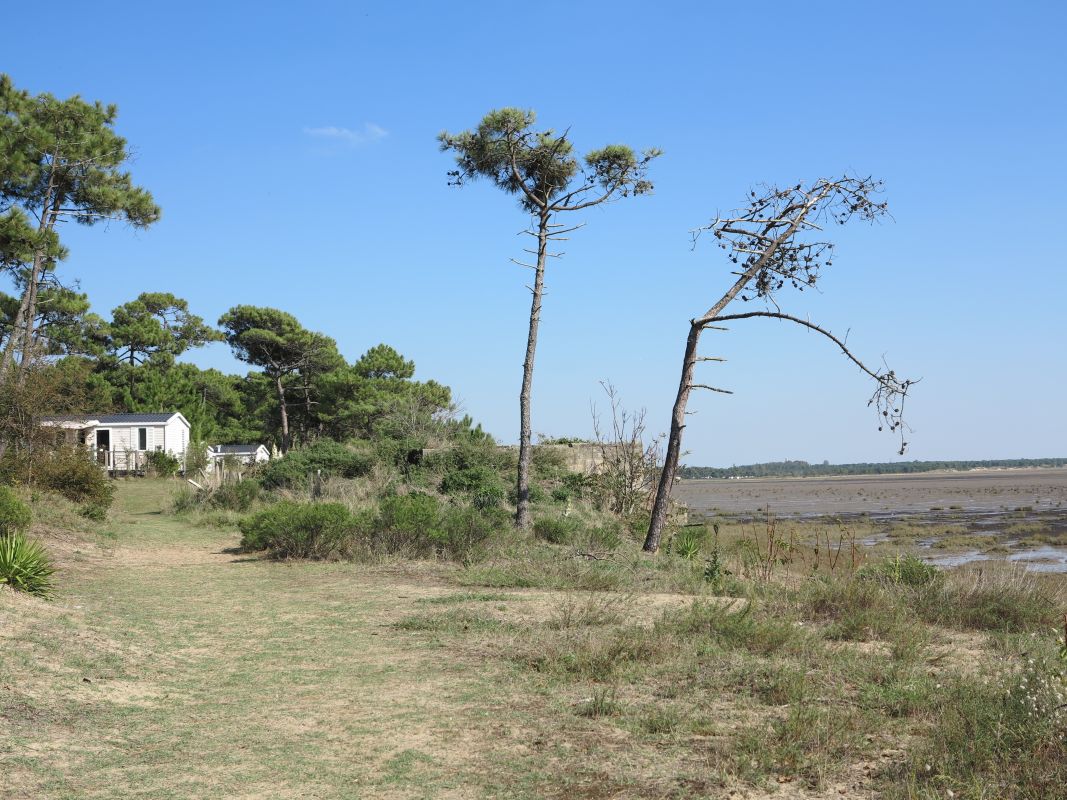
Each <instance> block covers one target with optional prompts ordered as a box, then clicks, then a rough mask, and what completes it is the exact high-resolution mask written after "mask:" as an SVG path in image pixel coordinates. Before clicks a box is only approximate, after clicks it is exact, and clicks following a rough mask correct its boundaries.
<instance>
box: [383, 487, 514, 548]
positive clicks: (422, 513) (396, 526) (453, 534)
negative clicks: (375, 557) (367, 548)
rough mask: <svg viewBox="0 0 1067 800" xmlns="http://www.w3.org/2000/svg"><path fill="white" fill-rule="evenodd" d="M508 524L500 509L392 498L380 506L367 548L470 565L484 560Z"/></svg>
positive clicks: (421, 498) (422, 496) (425, 497)
mask: <svg viewBox="0 0 1067 800" xmlns="http://www.w3.org/2000/svg"><path fill="white" fill-rule="evenodd" d="M508 520H509V517H508V514H507V512H505V511H503V510H501V509H480V508H468V507H462V506H460V507H456V506H442V505H441V504H440V503H439V502H438V501H437V500H436V499H435V498H433V497H431V496H430V495H426V494H420V493H418V492H413V493H411V494H405V495H393V496H390V497H386V498H384V499H383V500H382V502H381V505H380V507H379V510H378V517H377V519H376V520H375V523H374V533H373V535H372V537H371V544H372V547H373V548H374V549H375V550H377V551H378V552H381V553H387V554H402V555H407V556H409V557H420V556H421V557H425V556H437V557H440V558H448V559H451V560H453V561H460V562H463V563H471V562H473V561H476V560H479V559H481V558H482V557H484V555H485V553H486V543H487V542H488V541H489V540H490V539H491V538H492V537H493V536H494V534H495V533H496V532H497V531H499V530H501V529H503V528H506V527H507V525H508Z"/></svg>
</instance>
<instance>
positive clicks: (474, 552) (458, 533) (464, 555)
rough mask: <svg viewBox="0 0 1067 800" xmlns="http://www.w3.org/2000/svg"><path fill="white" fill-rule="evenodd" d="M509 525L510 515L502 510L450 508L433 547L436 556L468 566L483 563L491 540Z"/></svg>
mask: <svg viewBox="0 0 1067 800" xmlns="http://www.w3.org/2000/svg"><path fill="white" fill-rule="evenodd" d="M510 525H511V515H510V514H508V513H507V512H506V511H504V510H502V509H485V508H449V509H447V510H446V512H445V514H444V518H443V520H442V525H441V529H440V530H441V534H440V535H438V537H437V538H436V539H435V540H434V544H435V546H436V547H437V553H438V555H441V556H444V557H446V558H450V559H452V560H453V561H459V562H462V563H464V564H470V563H473V562H475V561H480V560H481V559H483V558H484V557H485V556H486V554H487V550H488V548H487V545H488V543H489V542H490V540H492V538H493V537H494V536H495V535H496V534H497V533H498V532H499V531H501V530H506V529H507V528H508V527H509V526H510Z"/></svg>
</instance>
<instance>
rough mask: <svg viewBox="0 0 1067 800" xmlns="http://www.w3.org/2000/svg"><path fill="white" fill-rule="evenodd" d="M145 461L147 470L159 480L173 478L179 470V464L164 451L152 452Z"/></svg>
mask: <svg viewBox="0 0 1067 800" xmlns="http://www.w3.org/2000/svg"><path fill="white" fill-rule="evenodd" d="M146 459H147V461H148V468H149V470H151V471H152V473H153V474H155V475H157V476H158V477H160V478H170V477H173V476H174V475H177V474H178V470H179V469H180V468H181V462H180V461H178V459H177V458H175V457H174V456H172V455H171V454H170V453H168V452H167V451H166V450H152V451H151V452H149V453H148V455H147V456H146Z"/></svg>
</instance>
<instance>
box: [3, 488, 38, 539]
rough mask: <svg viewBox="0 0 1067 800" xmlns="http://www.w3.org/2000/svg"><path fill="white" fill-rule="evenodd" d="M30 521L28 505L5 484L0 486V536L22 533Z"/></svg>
mask: <svg viewBox="0 0 1067 800" xmlns="http://www.w3.org/2000/svg"><path fill="white" fill-rule="evenodd" d="M30 521H31V518H30V509H29V507H28V506H27V505H26V504H25V503H23V502H22V501H21V500H19V498H18V497H17V496H16V495H15V493H14V492H13V491H11V489H9V488H8V487H7V486H0V536H9V535H11V534H15V533H22V532H23V531H25V530H26V529H27V528H28V527H30Z"/></svg>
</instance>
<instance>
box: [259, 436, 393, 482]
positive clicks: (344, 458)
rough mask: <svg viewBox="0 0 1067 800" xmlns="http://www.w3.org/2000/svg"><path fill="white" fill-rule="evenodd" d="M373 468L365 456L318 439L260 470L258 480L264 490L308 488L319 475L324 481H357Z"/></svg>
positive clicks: (372, 459) (340, 445) (291, 451)
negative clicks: (347, 479)
mask: <svg viewBox="0 0 1067 800" xmlns="http://www.w3.org/2000/svg"><path fill="white" fill-rule="evenodd" d="M373 465H374V458H373V457H372V456H370V455H368V454H366V453H359V452H356V451H355V450H352V449H350V448H348V447H345V446H344V445H343V444H340V443H339V442H335V441H333V440H332V439H320V440H319V441H317V442H315V443H314V444H312V445H309V446H307V447H303V448H300V449H299V450H290V451H289V452H288V453H286V454H285V456H283V457H282V458H279V459H277V460H276V461H272V462H270V463H269V464H267V465H266V466H265V467H263V469H262V471H261V472H260V475H259V479H260V482H261V483H262V484H263V488H265V489H278V488H286V487H289V488H292V487H300V486H307V485H308V482H309V479H310V478H311V476H313V475H314V474H315V473H316V472H319V471H321V472H322V475H323V477H327V478H334V477H336V478H358V477H361V476H363V475H366V474H367V473H368V472H370V469H371V467H372V466H373Z"/></svg>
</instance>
